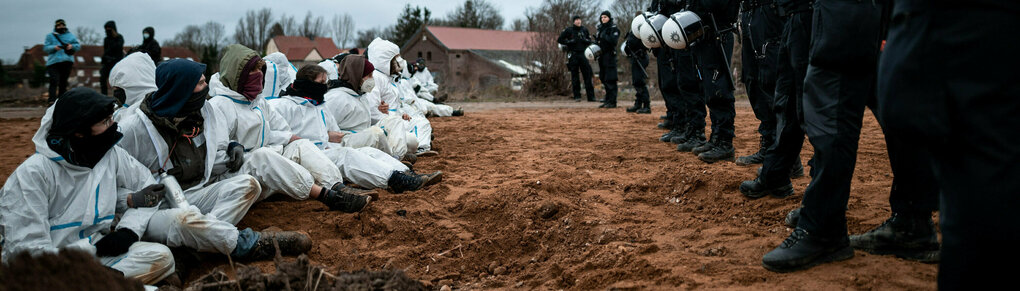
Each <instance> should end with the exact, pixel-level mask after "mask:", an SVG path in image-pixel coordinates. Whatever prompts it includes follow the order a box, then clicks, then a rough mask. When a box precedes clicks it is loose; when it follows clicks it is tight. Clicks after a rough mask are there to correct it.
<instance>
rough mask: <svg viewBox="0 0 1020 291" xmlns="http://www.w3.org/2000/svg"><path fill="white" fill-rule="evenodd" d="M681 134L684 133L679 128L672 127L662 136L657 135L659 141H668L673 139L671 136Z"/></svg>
mask: <svg viewBox="0 0 1020 291" xmlns="http://www.w3.org/2000/svg"><path fill="white" fill-rule="evenodd" d="M683 134H684V133H683V132H682V131H681V130H680V129H679V128H674V129H671V130H669V132H667V133H665V134H663V135H662V137H659V141H661V142H670V141H671V140H673V137H677V136H682V135H683Z"/></svg>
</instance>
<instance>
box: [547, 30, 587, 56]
mask: <svg viewBox="0 0 1020 291" xmlns="http://www.w3.org/2000/svg"><path fill="white" fill-rule="evenodd" d="M556 42H558V43H559V44H562V45H565V46H567V50H568V51H571V52H575V53H582V54H583V53H584V49H586V48H588V46H589V45H591V43H592V40H591V34H588V29H587V28H585V27H584V26H573V25H571V26H570V27H567V29H564V30H563V32H561V33H560V37H559V38H558V39H557V40H556Z"/></svg>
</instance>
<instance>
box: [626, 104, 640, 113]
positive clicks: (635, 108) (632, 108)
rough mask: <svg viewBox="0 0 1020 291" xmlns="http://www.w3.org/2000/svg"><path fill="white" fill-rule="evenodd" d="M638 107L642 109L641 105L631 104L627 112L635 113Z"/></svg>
mask: <svg viewBox="0 0 1020 291" xmlns="http://www.w3.org/2000/svg"><path fill="white" fill-rule="evenodd" d="M638 109H641V105H634V106H631V107H627V112H629V113H634V112H637V111H638Z"/></svg>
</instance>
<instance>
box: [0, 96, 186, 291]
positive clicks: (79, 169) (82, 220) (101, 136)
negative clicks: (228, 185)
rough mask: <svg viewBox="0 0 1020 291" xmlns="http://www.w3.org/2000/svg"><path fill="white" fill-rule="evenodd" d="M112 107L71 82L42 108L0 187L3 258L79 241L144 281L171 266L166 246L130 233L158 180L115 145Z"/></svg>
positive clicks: (156, 193) (150, 205) (140, 228)
mask: <svg viewBox="0 0 1020 291" xmlns="http://www.w3.org/2000/svg"><path fill="white" fill-rule="evenodd" d="M113 108H114V99H112V98H109V97H107V96H105V95H102V94H99V93H98V92H96V91H94V90H92V89H88V88H81V87H79V88H75V89H71V90H70V91H68V92H66V93H64V94H63V95H61V96H60V98H59V99H58V100H57V102H56V103H55V104H54V105H53V106H51V107H50V108H49V109H48V110H47V115H46V116H45V117H44V118H43V120H42V122H41V124H40V127H39V131H38V132H36V134H35V137H33V138H32V141H33V142H34V143H35V146H36V153H35V154H33V155H32V156H30V157H29V158H28V159H27V160H25V162H23V163H22V164H21V165H20V166H18V168H17V169H15V170H14V173H12V174H11V176H10V177H8V178H7V182H6V183H5V184H4V186H3V188H2V189H0V230H3V233H2V234H3V239H2V240H3V254H2V256H3V261H4V262H6V261H7V260H9V259H11V258H13V257H14V256H15V254H18V253H21V252H29V253H32V254H39V253H57V252H58V251H59V250H60V249H79V250H83V251H85V252H88V253H91V254H93V255H95V256H96V257H98V259H99V262H100V263H102V264H103V265H105V266H107V267H110V268H113V269H115V270H117V271H120V272H121V273H124V276H126V277H129V278H135V279H138V280H140V281H142V282H143V283H145V284H153V283H156V282H158V281H160V280H163V279H164V278H166V277H167V276H170V275H171V274H173V272H174V259H173V255H172V254H171V253H170V249H169V248H167V247H166V246H164V245H161V244H158V243H150V242H141V241H139V239H138V238H139V237H141V236H142V234H143V233H144V232H145V228H146V225H148V223H149V218H150V217H151V216H152V214H153V213H154V212H155V211H156V208H155V207H154V206H156V202H158V199H159V198H161V197H162V196H161V195H162V194H161V193H160V189H157V188H161V187H159V186H156V185H154V184H155V183H156V181H155V180H153V178H152V176H151V175H149V174H148V170H146V169H145V167H144V166H142V165H141V164H139V163H138V161H136V160H135V159H134V158H132V157H131V156H130V155H128V154H127V153H126V152H125V151H124V150H123V149H121V148H119V147H116V146H115V144H116V143H117V141H118V140H120V137H121V135H120V133H119V132H117V127H116V123H114V122H112V118H113V117H112V114H113ZM54 112H56V114H54ZM118 216H119V217H120V220H119V221H118V222H117V224H116V225H114V218H115V217H118Z"/></svg>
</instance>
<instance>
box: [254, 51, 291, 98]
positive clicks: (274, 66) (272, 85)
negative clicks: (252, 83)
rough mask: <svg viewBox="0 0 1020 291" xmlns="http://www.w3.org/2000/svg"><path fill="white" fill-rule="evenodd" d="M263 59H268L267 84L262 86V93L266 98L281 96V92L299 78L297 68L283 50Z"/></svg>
mask: <svg viewBox="0 0 1020 291" xmlns="http://www.w3.org/2000/svg"><path fill="white" fill-rule="evenodd" d="M262 59H263V60H265V61H266V71H267V72H266V74H265V76H266V85H265V86H264V87H262V94H261V95H262V96H263V97H265V98H266V100H270V99H273V98H279V97H280V92H281V91H283V90H286V89H287V87H288V86H290V84H292V83H294V80H295V79H297V68H295V67H294V65H293V64H291V63H290V61H288V60H287V56H285V55H283V53H281V52H275V53H271V54H269V55H267V56H266V57H265V58H262ZM270 72H276V73H272V74H271V73H270Z"/></svg>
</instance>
